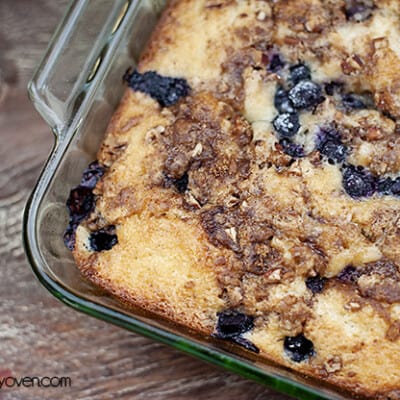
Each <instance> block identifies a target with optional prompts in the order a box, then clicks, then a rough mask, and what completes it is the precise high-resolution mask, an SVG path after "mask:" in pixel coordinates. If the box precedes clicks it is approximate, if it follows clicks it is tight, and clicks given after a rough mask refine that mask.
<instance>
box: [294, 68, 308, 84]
mask: <svg viewBox="0 0 400 400" xmlns="http://www.w3.org/2000/svg"><path fill="white" fill-rule="evenodd" d="M310 79H311V72H310V69H309V68H308V67H307V66H306V65H304V64H296V65H293V66H292V67H290V80H291V81H292V82H293V83H294V84H295V85H296V84H297V83H299V82H300V81H308V80H310Z"/></svg>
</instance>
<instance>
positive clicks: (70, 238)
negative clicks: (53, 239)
mask: <svg viewBox="0 0 400 400" xmlns="http://www.w3.org/2000/svg"><path fill="white" fill-rule="evenodd" d="M76 228H77V224H73V223H70V224H69V225H68V227H67V229H66V230H65V232H64V244H65V246H66V247H67V249H69V250H71V251H72V250H73V249H74V247H75V236H76V235H75V232H76Z"/></svg>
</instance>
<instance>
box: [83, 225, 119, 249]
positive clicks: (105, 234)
mask: <svg viewBox="0 0 400 400" xmlns="http://www.w3.org/2000/svg"><path fill="white" fill-rule="evenodd" d="M89 243H90V248H91V249H92V250H93V251H103V250H110V249H112V248H113V247H114V246H115V245H116V244H117V243H118V237H117V235H116V234H115V227H114V226H113V225H110V226H108V227H107V228H103V229H100V230H98V231H95V232H92V233H91V234H90V237H89Z"/></svg>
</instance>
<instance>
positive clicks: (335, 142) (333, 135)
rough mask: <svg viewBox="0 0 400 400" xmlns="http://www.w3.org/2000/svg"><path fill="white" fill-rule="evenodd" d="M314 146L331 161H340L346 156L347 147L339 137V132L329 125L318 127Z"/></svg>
mask: <svg viewBox="0 0 400 400" xmlns="http://www.w3.org/2000/svg"><path fill="white" fill-rule="evenodd" d="M316 148H317V150H318V151H319V152H320V153H321V154H322V155H324V156H326V157H327V158H328V160H329V161H330V162H332V163H335V162H342V161H344V160H345V159H346V156H347V148H346V146H345V145H344V144H343V143H342V141H341V139H340V133H339V132H338V131H337V129H336V128H334V127H331V126H326V127H322V128H320V130H319V132H318V133H317V138H316Z"/></svg>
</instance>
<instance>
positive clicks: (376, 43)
mask: <svg viewBox="0 0 400 400" xmlns="http://www.w3.org/2000/svg"><path fill="white" fill-rule="evenodd" d="M372 45H373V47H374V50H381V49H386V48H387V47H389V41H388V39H387V38H386V37H380V38H376V39H374V40H373V41H372Z"/></svg>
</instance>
